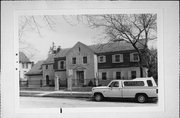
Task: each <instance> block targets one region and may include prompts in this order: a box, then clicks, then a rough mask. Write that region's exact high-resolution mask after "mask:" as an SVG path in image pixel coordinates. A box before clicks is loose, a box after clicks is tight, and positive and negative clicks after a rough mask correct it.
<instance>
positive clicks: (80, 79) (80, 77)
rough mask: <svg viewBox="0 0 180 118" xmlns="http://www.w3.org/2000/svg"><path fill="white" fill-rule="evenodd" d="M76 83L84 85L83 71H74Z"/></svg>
mask: <svg viewBox="0 0 180 118" xmlns="http://www.w3.org/2000/svg"><path fill="white" fill-rule="evenodd" d="M76 74H77V81H78V83H79V84H84V71H76Z"/></svg>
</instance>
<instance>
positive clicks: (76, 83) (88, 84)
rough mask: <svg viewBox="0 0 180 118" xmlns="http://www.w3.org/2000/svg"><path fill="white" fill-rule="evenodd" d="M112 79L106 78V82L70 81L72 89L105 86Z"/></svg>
mask: <svg viewBox="0 0 180 118" xmlns="http://www.w3.org/2000/svg"><path fill="white" fill-rule="evenodd" d="M112 80H113V79H112V78H107V79H106V80H102V79H96V78H88V79H81V80H80V79H72V87H93V86H106V85H108V84H109V83H110V82H111V81H112Z"/></svg>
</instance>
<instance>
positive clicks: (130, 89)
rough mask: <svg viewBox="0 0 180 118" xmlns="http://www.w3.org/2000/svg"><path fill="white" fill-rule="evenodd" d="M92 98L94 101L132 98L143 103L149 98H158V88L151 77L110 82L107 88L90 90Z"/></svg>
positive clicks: (100, 87)
mask: <svg viewBox="0 0 180 118" xmlns="http://www.w3.org/2000/svg"><path fill="white" fill-rule="evenodd" d="M92 96H93V98H94V99H95V100H96V101H102V100H103V99H104V98H134V99H136V101H137V102H139V103H145V102H147V100H148V99H150V98H156V99H157V97H158V86H157V84H156V82H155V81H154V79H153V78H152V77H149V78H135V79H132V80H112V81H111V82H110V83H109V84H108V86H99V87H93V88H92Z"/></svg>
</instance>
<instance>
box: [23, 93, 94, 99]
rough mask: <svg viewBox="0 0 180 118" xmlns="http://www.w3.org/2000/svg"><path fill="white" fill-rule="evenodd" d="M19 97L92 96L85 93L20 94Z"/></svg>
mask: <svg viewBox="0 0 180 118" xmlns="http://www.w3.org/2000/svg"><path fill="white" fill-rule="evenodd" d="M20 96H24V97H59V98H91V96H92V94H85V93H49V94H41V93H27V92H21V93H20Z"/></svg>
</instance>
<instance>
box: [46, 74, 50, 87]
mask: <svg viewBox="0 0 180 118" xmlns="http://www.w3.org/2000/svg"><path fill="white" fill-rule="evenodd" d="M46 85H47V86H49V75H46Z"/></svg>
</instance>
